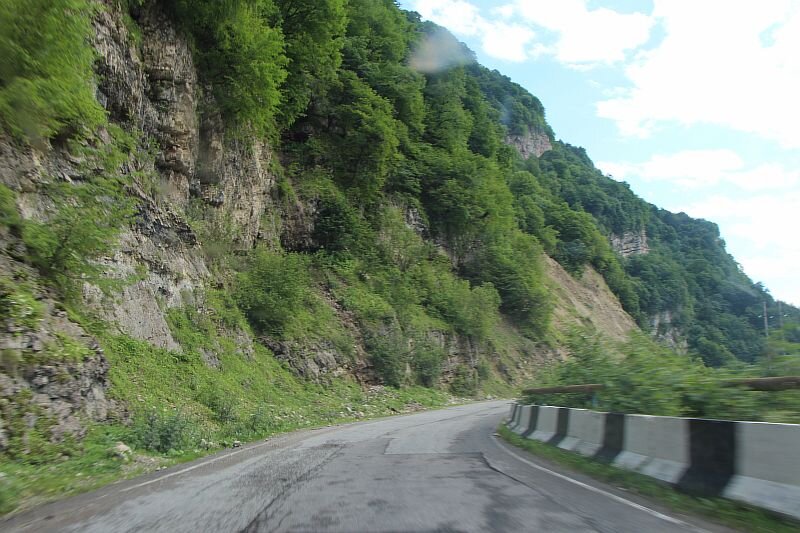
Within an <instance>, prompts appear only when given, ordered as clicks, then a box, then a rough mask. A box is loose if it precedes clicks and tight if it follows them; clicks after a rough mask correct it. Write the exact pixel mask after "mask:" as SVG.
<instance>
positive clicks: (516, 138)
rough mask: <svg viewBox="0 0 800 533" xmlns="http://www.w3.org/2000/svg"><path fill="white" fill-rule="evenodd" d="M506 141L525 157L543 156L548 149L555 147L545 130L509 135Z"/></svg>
mask: <svg viewBox="0 0 800 533" xmlns="http://www.w3.org/2000/svg"><path fill="white" fill-rule="evenodd" d="M505 142H506V143H507V144H509V145H511V146H513V147H514V148H516V149H517V151H518V152H519V153H520V155H521V156H522V157H523V158H524V159H528V158H529V157H532V156H533V157H541V156H542V154H544V153H545V152H547V151H548V150H552V149H553V145H552V144H551V143H550V137H549V136H548V135H547V133H545V132H543V131H532V132H528V133H527V134H525V135H509V136H507V137H506V138H505Z"/></svg>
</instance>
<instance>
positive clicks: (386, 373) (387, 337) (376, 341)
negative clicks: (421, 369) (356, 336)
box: [365, 329, 409, 387]
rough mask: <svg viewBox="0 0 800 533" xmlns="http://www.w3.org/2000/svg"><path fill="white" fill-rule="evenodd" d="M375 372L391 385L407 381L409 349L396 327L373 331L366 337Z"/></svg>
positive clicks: (398, 384) (394, 385) (397, 385)
mask: <svg viewBox="0 0 800 533" xmlns="http://www.w3.org/2000/svg"><path fill="white" fill-rule="evenodd" d="M365 344H366V348H367V352H368V353H369V355H370V358H371V360H372V364H373V366H374V367H375V373H376V374H378V376H379V377H380V378H381V380H382V381H383V382H384V383H385V384H386V385H389V386H392V387H399V386H400V385H402V384H403V382H404V381H405V375H406V365H407V364H408V355H409V353H408V350H405V349H404V348H403V347H404V345H405V339H404V338H403V336H402V335H401V334H400V332H399V331H398V330H396V329H390V330H389V331H383V332H371V333H369V334H368V335H367V337H366V339H365Z"/></svg>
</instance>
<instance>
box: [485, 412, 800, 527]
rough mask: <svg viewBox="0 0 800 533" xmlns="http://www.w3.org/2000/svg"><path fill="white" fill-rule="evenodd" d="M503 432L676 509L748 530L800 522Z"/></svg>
mask: <svg viewBox="0 0 800 533" xmlns="http://www.w3.org/2000/svg"><path fill="white" fill-rule="evenodd" d="M498 433H499V434H500V436H501V437H502V438H503V439H504V440H506V441H507V442H509V443H511V444H513V445H514V446H516V447H518V448H522V449H523V450H526V451H528V452H530V453H532V454H534V455H536V456H538V457H541V458H543V459H546V460H548V461H551V462H553V463H556V464H558V465H562V466H565V467H568V468H570V469H572V470H575V471H577V472H581V473H583V474H587V475H589V476H591V477H593V478H595V479H598V480H601V481H605V482H607V483H610V484H613V485H614V486H616V487H620V488H622V489H624V490H626V491H628V492H632V493H634V494H639V495H641V496H645V497H648V498H651V499H653V500H657V501H658V502H660V503H663V504H665V505H667V506H668V507H670V508H672V509H674V510H675V511H678V512H682V513H695V514H699V515H702V516H704V517H706V518H708V519H711V520H714V521H717V522H720V523H723V524H725V525H728V526H732V527H736V528H739V529H741V530H743V531H748V532H753V533H756V532H763V533H780V532H786V533H789V532H796V531H798V527H799V526H800V524H798V523H797V522H794V521H791V520H790V519H784V518H783V517H779V516H776V515H774V514H773V513H770V512H769V511H765V510H762V509H757V508H755V507H750V506H747V505H744V504H740V503H737V502H733V501H730V500H724V499H721V498H698V497H694V496H690V495H688V494H684V493H681V492H678V491H676V490H674V489H673V488H672V487H670V486H669V485H666V484H665V483H662V482H659V481H657V480H655V479H653V478H651V477H648V476H645V475H642V474H639V473H637V472H631V471H628V470H623V469H620V468H615V467H613V466H609V465H607V464H603V463H599V462H596V461H592V460H590V459H588V458H586V457H583V456H581V455H578V454H576V453H573V452H568V451H566V450H562V449H561V448H557V447H555V446H550V445H548V444H545V443H542V442H538V441H535V440H530V439H525V438H523V437H520V436H519V435H517V434H516V433H513V432H512V431H511V430H509V429H508V428H507V427H506V426H505V425H501V426H500V428H499V429H498Z"/></svg>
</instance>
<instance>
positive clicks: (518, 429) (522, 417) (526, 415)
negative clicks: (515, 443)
mask: <svg viewBox="0 0 800 533" xmlns="http://www.w3.org/2000/svg"><path fill="white" fill-rule="evenodd" d="M530 419H531V406H530V405H523V406H522V408H521V409H520V410H519V418H518V419H517V425H516V426H514V429H512V430H511V431H513V432H514V433H516V434H517V435H522V434H523V433H525V432H526V431H528V422H529V421H530Z"/></svg>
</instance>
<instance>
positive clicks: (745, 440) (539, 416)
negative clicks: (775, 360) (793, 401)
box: [509, 406, 800, 520]
mask: <svg viewBox="0 0 800 533" xmlns="http://www.w3.org/2000/svg"><path fill="white" fill-rule="evenodd" d="M532 409H537V408H536V406H518V407H517V408H516V409H513V410H512V414H513V417H512V419H511V420H509V428H511V429H512V430H514V432H515V433H517V434H518V435H526V436H527V438H529V439H533V440H538V441H542V442H550V443H552V444H555V445H557V446H558V447H559V448H562V449H565V450H570V451H575V452H577V453H581V454H583V455H586V456H591V457H594V458H595V459H598V460H602V461H607V462H611V464H613V465H615V466H618V467H621V468H626V469H629V470H634V471H636V472H639V473H641V474H644V475H647V476H650V477H653V478H655V479H659V480H661V481H665V482H667V483H670V484H673V485H676V486H677V487H678V488H680V489H681V490H685V491H687V492H690V493H692V494H699V495H707V496H722V497H725V498H728V499H732V500H738V501H741V502H745V503H748V504H750V505H755V506H758V507H762V508H764V509H768V510H770V511H774V512H778V513H782V514H784V515H786V516H790V517H793V518H795V519H798V520H800V425H798V424H768V423H763V422H731V421H724V420H723V421H720V420H704V419H694V418H676V417H667V416H646V415H622V414H616V413H601V412H596V411H590V410H587V409H567V408H563V407H553V406H539V407H538V409H537V411H536V412H535V414H536V416H533V417H531V414H532V413H533V411H532ZM532 422H533V424H532ZM531 425H533V426H534V427H529V426H531Z"/></svg>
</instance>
